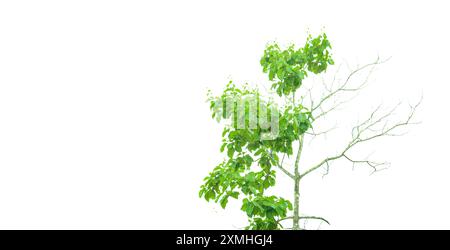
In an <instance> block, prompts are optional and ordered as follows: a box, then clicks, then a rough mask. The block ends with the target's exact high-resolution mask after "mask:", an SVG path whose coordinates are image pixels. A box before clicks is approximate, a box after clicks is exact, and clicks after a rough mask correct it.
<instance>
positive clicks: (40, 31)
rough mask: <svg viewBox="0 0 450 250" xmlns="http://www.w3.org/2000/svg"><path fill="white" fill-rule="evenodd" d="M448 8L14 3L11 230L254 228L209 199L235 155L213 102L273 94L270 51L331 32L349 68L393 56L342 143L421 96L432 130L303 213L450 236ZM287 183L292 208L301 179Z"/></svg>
mask: <svg viewBox="0 0 450 250" xmlns="http://www.w3.org/2000/svg"><path fill="white" fill-rule="evenodd" d="M448 9H449V8H448V6H446V1H370V2H369V1H231V0H227V1H154V2H153V1H2V2H1V3H0V228H2V229H19V228H20V229H234V228H242V227H243V226H245V225H246V218H245V216H244V214H243V213H242V212H240V211H239V203H238V202H230V205H229V206H230V207H229V208H227V209H226V210H222V209H221V208H220V207H219V206H218V205H216V204H208V203H206V202H205V201H204V200H201V199H199V198H198V196H197V193H198V188H199V186H200V185H201V183H202V179H203V177H205V176H206V175H207V173H208V172H209V171H210V170H211V169H212V168H213V167H214V166H215V165H216V164H217V163H219V162H220V161H221V159H222V157H223V156H222V155H221V154H220V153H219V147H220V142H221V138H220V133H221V126H220V125H219V124H217V123H215V122H214V121H213V120H212V119H210V113H209V110H208V104H207V103H206V102H205V99H206V90H207V89H208V88H211V89H213V90H220V89H221V87H222V86H223V85H225V84H226V83H227V82H228V80H229V79H233V80H234V81H235V82H236V83H243V82H246V81H248V82H251V83H257V84H260V85H261V86H262V85H264V86H266V87H268V86H269V83H268V82H267V80H266V76H265V75H264V74H263V73H262V72H261V67H260V65H259V58H260V56H261V55H262V51H263V49H264V47H265V45H266V43H267V42H269V41H274V40H276V41H278V42H280V43H281V44H288V43H291V42H294V43H297V44H303V43H304V41H305V37H306V33H307V31H308V29H309V30H310V31H311V33H313V34H318V33H319V32H320V31H321V30H322V29H323V30H324V31H326V32H327V34H328V36H329V39H330V40H331V42H332V44H333V51H334V55H335V60H336V62H337V63H340V62H344V60H345V61H347V62H348V63H349V65H353V66H355V65H357V64H358V63H360V64H362V63H366V62H371V61H373V60H374V59H375V58H376V56H377V55H380V56H381V57H390V56H392V59H391V60H390V61H389V62H387V63H386V64H384V65H382V66H380V67H379V68H378V70H377V71H376V72H375V74H374V75H373V78H372V81H371V83H370V87H369V88H367V89H366V90H364V91H363V93H361V96H360V98H357V99H355V100H354V101H353V102H352V103H351V104H349V105H348V106H347V108H348V109H347V111H346V110H343V111H340V112H341V113H340V115H338V116H336V117H335V118H333V119H335V120H334V121H332V122H335V121H336V122H338V123H341V122H342V124H343V125H342V127H340V128H342V129H343V130H342V131H344V132H342V133H339V134H338V135H341V137H342V138H344V136H348V134H345V133H348V131H349V128H350V127H348V126H347V125H346V124H347V123H348V124H351V123H349V121H353V120H352V119H353V118H355V119H356V117H357V116H359V114H361V115H364V114H366V113H367V110H370V109H371V108H373V107H375V106H376V105H377V104H378V103H381V102H382V103H385V104H386V105H387V106H390V105H392V104H395V103H396V102H398V101H400V100H402V101H404V103H405V104H407V103H408V102H411V103H413V102H415V101H417V99H419V97H420V95H421V93H423V96H424V100H423V103H422V106H420V109H419V112H418V114H417V115H418V116H417V120H419V121H422V123H421V124H420V125H417V126H413V127H411V128H409V129H408V131H409V132H408V134H407V135H405V136H403V137H396V138H388V139H386V140H380V141H377V142H376V143H374V144H371V146H370V150H372V151H375V154H374V157H376V159H381V160H388V161H390V162H391V164H392V165H391V167H390V168H389V169H388V170H385V171H382V172H379V173H377V174H375V175H369V174H370V170H369V169H367V168H365V167H361V168H357V169H355V170H354V171H352V168H351V166H350V165H349V164H347V163H345V162H340V163H338V164H335V165H334V166H333V168H332V171H331V173H330V174H329V175H328V176H327V177H325V178H323V179H322V178H321V175H320V174H315V175H312V176H310V177H309V179H308V180H306V179H305V180H306V181H305V182H304V183H302V187H301V193H302V194H301V207H300V210H301V212H302V213H304V214H312V215H318V216H323V217H326V218H327V219H329V220H330V221H331V223H332V225H331V226H326V225H322V226H321V228H322V229H419V228H428V229H431V228H433V229H437V228H446V229H450V214H449V213H448V211H450V199H449V190H450V182H449V179H450V166H449V163H448V141H449V139H450V138H449V132H448V121H449V119H448V107H449V98H448V92H449V90H450V87H449V84H450V82H449V80H448V72H449V70H448V65H449V56H450V53H449V42H450V35H449V32H448V23H449V21H450V20H449V17H448ZM332 70H333V68H331V69H330V71H332ZM398 117H399V118H400V117H402V116H401V113H399V116H398ZM334 135H336V134H333V133H331V134H329V135H328V136H327V139H326V140H319V141H317V143H315V144H311V147H309V146H308V147H307V148H306V153H308V155H309V157H306V158H305V161H304V162H303V164H304V165H302V167H303V166H305V167H306V166H308V164H312V163H314V162H316V161H317V160H318V159H321V158H322V157H324V156H327V155H329V154H331V153H333V152H334V151H333V150H337V149H338V148H340V146H341V145H342V143H343V142H344V143H345V139H344V141H341V140H340V139H339V138H340V137H339V136H337V137H334ZM336 138H338V140H335V139H336ZM308 145H309V144H308ZM313 146H314V147H313ZM306 153H305V154H306ZM356 153H358V151H356ZM363 156H364V155H363ZM278 181H279V183H280V187H279V188H278V191H279V192H278V193H280V194H283V195H284V196H285V197H286V198H292V197H289V194H290V192H291V189H292V187H291V185H290V183H289V180H288V179H286V178H280V179H279V180H278Z"/></svg>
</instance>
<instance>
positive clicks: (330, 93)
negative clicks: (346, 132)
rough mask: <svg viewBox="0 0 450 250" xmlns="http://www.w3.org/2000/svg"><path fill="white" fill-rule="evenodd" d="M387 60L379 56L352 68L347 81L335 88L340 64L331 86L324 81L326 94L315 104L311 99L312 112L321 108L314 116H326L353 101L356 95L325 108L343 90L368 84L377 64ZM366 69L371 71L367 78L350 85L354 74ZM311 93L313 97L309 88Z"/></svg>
mask: <svg viewBox="0 0 450 250" xmlns="http://www.w3.org/2000/svg"><path fill="white" fill-rule="evenodd" d="M386 61H387V60H383V61H382V60H380V58H377V59H376V60H375V61H374V62H372V63H369V64H366V65H363V66H361V67H358V68H356V69H355V70H350V73H349V75H348V76H347V78H346V79H345V81H344V82H342V83H341V84H339V86H338V87H337V88H336V89H333V85H334V83H335V82H336V75H337V72H339V70H340V66H339V67H338V70H337V71H336V74H335V75H334V77H333V80H332V82H331V84H330V87H328V86H327V84H325V81H323V85H324V89H325V91H326V94H325V95H324V96H322V98H321V99H320V100H319V102H318V103H317V104H315V105H314V104H313V102H312V101H311V108H310V110H311V112H312V113H314V112H316V111H319V110H320V113H318V114H314V118H315V119H316V120H317V119H319V118H321V117H323V116H325V115H326V114H328V113H330V112H331V111H334V110H336V109H338V107H340V106H342V105H343V104H345V103H347V102H349V101H351V100H352V99H353V98H354V97H356V95H355V96H353V97H351V98H349V99H345V100H341V101H339V102H337V101H336V100H334V104H333V105H332V106H331V107H330V108H327V109H324V108H323V106H324V105H325V104H326V103H328V102H329V101H330V100H333V99H334V98H335V97H337V95H338V94H340V93H342V92H358V91H359V90H361V89H363V88H364V87H365V86H366V85H367V83H368V80H369V77H370V75H371V74H372V72H373V70H374V69H375V66H377V65H379V64H381V63H384V62H386ZM365 69H369V72H368V73H367V75H366V77H365V80H364V81H363V82H362V83H360V84H359V85H357V86H349V85H350V82H351V80H352V79H353V78H354V76H355V75H357V74H358V73H359V72H362V71H364V70H365ZM309 94H310V98H311V90H309Z"/></svg>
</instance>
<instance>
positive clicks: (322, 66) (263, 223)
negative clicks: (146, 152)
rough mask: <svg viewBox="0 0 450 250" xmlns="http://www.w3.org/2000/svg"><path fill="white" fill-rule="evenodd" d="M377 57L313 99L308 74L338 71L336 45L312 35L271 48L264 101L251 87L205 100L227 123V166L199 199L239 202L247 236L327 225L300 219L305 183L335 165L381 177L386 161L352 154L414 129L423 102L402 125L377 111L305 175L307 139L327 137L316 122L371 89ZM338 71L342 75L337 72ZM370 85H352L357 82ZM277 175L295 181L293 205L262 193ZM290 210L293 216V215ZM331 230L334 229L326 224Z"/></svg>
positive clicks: (229, 87) (232, 86)
mask: <svg viewBox="0 0 450 250" xmlns="http://www.w3.org/2000/svg"><path fill="white" fill-rule="evenodd" d="M382 62H383V61H381V60H380V59H379V58H378V59H377V60H375V61H374V62H372V63H369V64H366V65H363V66H361V67H358V68H356V69H354V70H350V72H349V74H348V75H347V76H346V77H345V78H344V80H341V81H336V79H334V80H333V81H332V82H331V83H328V84H327V83H324V84H323V85H322V87H323V90H322V95H321V96H320V97H319V98H314V97H313V95H312V94H311V89H305V88H302V86H303V83H304V80H305V79H306V78H307V77H308V76H309V75H319V74H321V73H322V72H325V71H326V70H327V68H328V67H329V66H330V65H334V61H333V59H332V55H331V44H330V42H329V40H328V38H327V36H326V34H325V33H322V34H320V35H319V36H317V37H314V38H313V37H312V36H311V35H309V36H308V38H307V41H306V43H305V45H304V46H303V47H301V48H296V47H295V46H294V45H291V46H289V47H287V48H286V49H282V48H281V46H279V45H278V44H276V43H272V44H269V45H267V47H266V49H265V51H264V54H263V56H262V58H261V61H260V64H261V66H262V68H263V72H264V73H267V74H268V78H269V81H270V82H271V90H272V91H274V92H275V93H276V95H275V93H274V94H272V95H270V93H269V94H267V96H266V95H264V94H263V93H262V91H260V90H259V89H258V88H255V87H250V86H249V85H243V86H240V87H238V86H236V85H235V84H234V83H233V82H232V81H230V82H229V83H228V84H227V86H226V87H225V89H224V91H223V92H222V94H221V95H219V96H214V95H213V94H212V93H211V92H209V93H208V101H209V103H210V109H211V111H212V117H213V118H215V119H216V120H217V121H225V126H224V129H223V133H222V137H223V144H222V146H221V148H220V151H221V152H224V153H225V154H226V157H225V159H224V160H223V162H221V163H220V164H219V165H217V166H216V167H215V168H214V169H213V171H212V172H210V173H209V175H208V176H207V177H206V178H205V179H204V183H203V185H201V188H200V192H199V196H200V197H203V198H204V199H205V200H206V201H214V202H217V203H219V204H220V205H221V206H222V208H225V207H226V205H227V203H228V200H229V199H230V198H234V199H239V198H240V196H243V197H242V207H241V210H242V211H244V212H245V213H246V214H247V216H248V218H249V225H248V226H247V227H246V229H255V230H261V229H281V228H283V226H282V224H281V221H286V220H292V229H301V228H300V224H299V222H300V221H301V220H320V221H323V222H326V223H328V221H327V220H326V219H324V218H322V217H318V216H302V215H300V213H299V205H300V198H299V197H300V183H301V181H302V180H303V179H304V178H305V177H307V176H309V174H311V173H313V172H315V171H316V170H318V169H325V171H326V173H328V170H329V168H330V167H331V165H332V164H333V163H334V162H336V161H337V160H345V161H347V162H349V163H351V164H353V165H355V164H364V165H367V166H369V167H371V168H372V169H373V171H378V170H379V169H380V168H382V167H383V166H385V165H386V164H387V163H385V162H381V163H379V162H375V161H372V160H369V159H359V158H355V156H353V155H352V154H350V151H351V149H353V148H355V147H358V146H359V145H361V144H364V143H366V142H368V141H371V140H374V139H377V138H380V137H384V136H394V135H399V134H397V131H398V129H399V128H401V127H404V126H407V125H409V124H412V123H413V122H412V118H413V116H414V114H415V111H416V108H417V106H418V105H419V104H420V101H419V102H418V103H417V104H416V105H414V106H411V107H410V110H409V113H408V115H407V116H406V118H405V119H404V120H400V121H397V122H395V123H391V122H389V118H391V117H392V116H393V114H394V111H395V110H396V109H397V107H398V105H397V106H395V107H394V108H393V109H391V110H390V111H387V112H383V111H382V109H381V108H380V107H378V108H377V109H375V110H374V111H372V112H371V113H370V114H369V115H368V117H367V119H365V120H363V121H362V122H361V123H359V124H357V125H356V126H354V127H353V129H352V131H351V139H350V140H349V141H348V143H347V144H346V146H345V147H344V148H342V149H341V150H340V151H339V153H338V154H336V155H332V156H329V157H325V158H324V159H323V160H321V161H320V162H318V163H317V164H315V165H313V166H309V167H306V166H305V168H303V167H302V171H301V169H300V166H301V158H302V150H303V145H304V141H305V138H306V136H310V137H311V138H314V137H315V136H319V135H321V134H324V133H326V132H327V131H328V130H325V131H322V132H318V131H317V129H318V128H317V126H316V124H317V121H319V120H320V119H324V117H326V115H328V114H330V113H331V112H333V111H335V110H337V108H338V107H340V106H341V105H342V104H344V103H346V102H347V101H349V99H343V97H342V96H341V94H342V93H355V94H357V93H358V92H359V91H360V90H361V89H362V88H363V87H364V86H365V85H366V84H367V79H368V77H369V75H370V73H371V72H372V70H373V69H374V67H375V66H377V65H379V64H380V63H382ZM338 71H339V70H338ZM362 73H365V74H366V76H367V77H366V78H365V80H363V81H362V82H361V83H358V84H356V85H355V83H354V78H356V77H355V76H356V75H359V74H362ZM286 158H289V159H293V161H294V164H293V167H292V168H293V169H288V168H287V167H286V166H285V159H286ZM277 173H282V174H285V175H287V176H288V177H289V178H290V179H291V180H292V182H293V198H294V199H293V202H291V201H289V200H288V199H286V198H283V197H278V196H275V195H267V194H266V193H265V191H266V190H267V189H269V188H271V187H273V186H275V184H276V175H277ZM291 211H292V212H291ZM328 224H329V223H328Z"/></svg>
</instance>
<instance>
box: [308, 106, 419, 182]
mask: <svg viewBox="0 0 450 250" xmlns="http://www.w3.org/2000/svg"><path fill="white" fill-rule="evenodd" d="M421 102H422V98H421V99H420V100H419V102H418V103H417V104H416V105H414V106H411V105H410V112H409V115H408V116H407V118H406V119H405V120H404V121H401V122H398V123H394V124H393V125H390V126H388V121H387V119H388V118H389V117H391V116H392V114H393V113H394V111H395V110H396V109H397V107H398V106H399V105H397V106H395V107H394V108H393V109H392V110H391V111H389V112H387V113H386V114H384V115H381V116H380V117H378V118H375V117H376V115H377V113H378V111H379V109H380V106H379V107H377V108H376V109H375V110H374V111H373V112H372V113H371V115H370V116H369V118H368V119H367V120H365V121H363V122H362V123H360V124H359V125H357V126H355V127H354V128H353V129H352V140H351V141H350V142H349V143H348V144H347V146H346V147H345V148H344V149H343V150H342V151H341V152H340V153H339V154H337V155H335V156H332V157H328V158H325V159H324V160H322V161H321V162H319V163H318V164H316V165H314V166H313V167H311V168H309V169H308V170H306V171H305V172H304V173H302V174H301V175H300V178H303V177H304V176H306V175H307V174H309V173H311V172H313V171H315V170H317V169H318V168H320V167H322V166H323V165H325V164H326V165H327V166H329V165H328V164H329V163H330V162H332V161H335V160H338V159H340V158H344V159H346V160H348V161H350V162H352V163H353V164H356V163H364V164H367V165H368V166H370V167H372V168H373V169H374V171H377V167H378V166H381V165H386V164H387V163H376V162H374V161H370V160H353V159H352V158H351V157H349V156H348V154H347V152H348V151H349V150H350V149H351V148H353V147H355V146H356V145H358V144H361V143H363V142H367V141H370V140H373V139H376V138H379V137H383V136H396V135H398V134H394V132H395V130H396V129H398V128H400V127H404V126H407V125H410V124H416V123H414V122H412V118H413V117H414V114H415V113H416V109H417V107H418V106H419V105H420V103H421ZM382 123H384V125H383V127H382V128H381V129H376V126H377V125H379V124H382Z"/></svg>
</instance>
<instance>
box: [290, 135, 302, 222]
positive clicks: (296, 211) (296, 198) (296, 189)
mask: <svg viewBox="0 0 450 250" xmlns="http://www.w3.org/2000/svg"><path fill="white" fill-rule="evenodd" d="M302 149H303V135H302V136H300V140H299V145H298V152H297V158H296V159H295V166H294V177H295V178H294V216H293V224H292V229H293V230H299V229H300V226H299V221H300V213H299V206H300V171H299V166H298V165H299V162H300V156H301V154H302Z"/></svg>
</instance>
